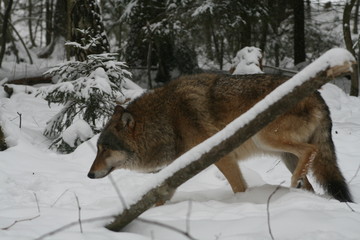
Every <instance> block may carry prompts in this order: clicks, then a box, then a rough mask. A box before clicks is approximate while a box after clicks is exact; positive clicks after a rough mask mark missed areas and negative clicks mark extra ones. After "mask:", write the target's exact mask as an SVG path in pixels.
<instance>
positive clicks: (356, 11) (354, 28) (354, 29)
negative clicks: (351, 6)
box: [353, 0, 360, 34]
mask: <svg viewBox="0 0 360 240" xmlns="http://www.w3.org/2000/svg"><path fill="white" fill-rule="evenodd" d="M359 6H360V0H357V1H356V6H355V12H354V15H355V17H354V26H353V34H358V21H359Z"/></svg>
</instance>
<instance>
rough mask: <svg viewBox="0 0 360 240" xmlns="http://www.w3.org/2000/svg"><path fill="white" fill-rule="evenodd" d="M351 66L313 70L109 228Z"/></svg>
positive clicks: (131, 216)
mask: <svg viewBox="0 0 360 240" xmlns="http://www.w3.org/2000/svg"><path fill="white" fill-rule="evenodd" d="M350 66H351V63H349V62H346V63H344V65H341V66H335V67H332V68H330V67H328V69H326V70H325V71H319V72H314V74H315V77H313V78H310V79H308V80H307V81H305V82H304V83H302V84H301V85H300V86H297V87H294V89H289V93H288V94H286V95H285V96H284V97H282V98H281V99H280V100H278V101H277V102H275V103H273V104H272V105H270V106H268V107H267V109H265V110H264V111H262V112H260V113H259V114H258V115H257V117H256V118H254V119H253V120H251V121H249V123H248V124H247V125H245V126H244V127H242V128H240V129H238V130H237V131H235V132H234V133H233V135H232V136H229V137H228V138H227V139H226V140H224V141H222V142H221V143H219V144H218V145H216V146H215V147H213V148H212V149H210V150H209V151H208V152H206V153H204V154H203V155H201V156H200V157H199V158H198V159H197V160H196V161H194V162H192V163H190V164H189V165H188V166H185V167H183V168H182V169H179V170H177V171H176V172H175V173H174V174H173V175H172V176H170V177H168V178H167V179H165V180H164V181H163V182H162V183H161V184H160V185H158V186H157V187H154V188H153V189H151V190H150V191H148V192H147V193H146V194H145V195H143V197H142V198H141V199H140V200H139V201H138V202H137V203H135V204H133V205H131V206H130V207H129V208H127V209H125V210H124V211H123V212H122V213H121V214H120V215H118V216H117V217H116V218H115V220H114V221H113V222H112V223H111V224H108V225H107V226H106V227H107V228H108V229H110V230H113V231H120V230H121V229H122V228H123V227H125V226H126V225H127V224H129V223H130V222H131V221H132V220H134V219H135V218H137V217H138V216H139V215H140V214H142V213H143V212H144V211H146V210H147V209H149V208H150V207H151V206H153V205H154V204H155V203H156V202H162V201H166V200H167V199H169V197H170V196H171V194H172V193H173V191H174V190H175V189H176V188H177V187H178V186H180V185H181V184H182V183H184V182H186V181H187V180H189V179H190V178H191V177H193V176H195V175H196V174H198V173H199V172H201V171H202V170H204V169H205V168H207V167H208V166H210V165H211V164H213V163H215V162H217V161H218V160H219V159H220V158H222V157H223V156H225V155H227V154H228V153H230V152H231V151H233V149H235V148H237V147H239V146H240V145H241V144H242V143H244V142H245V141H246V140H247V139H249V138H250V137H251V136H253V135H254V134H256V133H257V132H258V131H259V130H261V129H262V128H263V127H265V126H266V125H267V124H269V123H270V122H271V121H273V120H274V119H275V118H276V117H278V116H279V115H281V114H283V113H284V112H286V111H287V110H289V109H290V108H291V107H292V106H294V105H295V104H296V103H297V102H298V101H300V100H301V99H303V98H304V97H306V96H308V95H310V94H311V93H313V92H314V91H315V90H316V89H318V88H319V87H321V86H322V85H323V84H325V83H326V82H327V81H330V80H331V79H332V78H333V77H336V76H338V75H341V74H343V73H346V72H348V71H349V67H350ZM289 81H291V80H289ZM291 90H292V91H291ZM190 151H191V150H190ZM124 208H125V207H124Z"/></svg>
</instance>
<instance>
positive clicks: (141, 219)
mask: <svg viewBox="0 0 360 240" xmlns="http://www.w3.org/2000/svg"><path fill="white" fill-rule="evenodd" d="M136 220H137V221H140V222H144V223H149V224H154V225H157V226H159V227H163V228H167V229H170V230H172V231H174V232H177V233H180V234H182V235H184V236H185V237H187V238H188V239H190V240H196V238H194V237H193V236H191V235H190V233H188V232H185V231H183V230H180V229H177V228H176V227H173V226H171V225H167V224H164V223H161V222H155V221H151V220H146V219H143V218H137V219H136Z"/></svg>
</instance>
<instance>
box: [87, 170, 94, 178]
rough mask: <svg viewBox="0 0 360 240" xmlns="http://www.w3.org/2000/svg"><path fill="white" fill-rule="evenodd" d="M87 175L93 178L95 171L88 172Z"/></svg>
mask: <svg viewBox="0 0 360 240" xmlns="http://www.w3.org/2000/svg"><path fill="white" fill-rule="evenodd" d="M87 176H88V178H91V179H94V178H95V173H93V172H89V173H88V175H87Z"/></svg>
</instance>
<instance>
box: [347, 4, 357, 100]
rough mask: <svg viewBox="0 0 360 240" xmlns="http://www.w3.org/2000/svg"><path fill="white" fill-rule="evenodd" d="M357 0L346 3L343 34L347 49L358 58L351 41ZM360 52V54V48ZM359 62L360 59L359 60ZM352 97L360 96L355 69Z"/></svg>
mask: <svg viewBox="0 0 360 240" xmlns="http://www.w3.org/2000/svg"><path fill="white" fill-rule="evenodd" d="M356 1H357V0H351V1H350V2H349V1H346V4H345V8H344V13H343V33H344V41H345V46H346V49H347V50H348V51H349V52H351V53H352V54H353V55H354V56H356V53H355V50H354V49H353V42H352V39H351V31H350V18H351V10H352V9H353V7H354V5H355V3H356ZM358 48H359V52H360V47H359V46H358ZM358 61H359V59H358ZM350 95H351V96H358V95H359V70H358V68H354V71H353V72H352V74H351V88H350Z"/></svg>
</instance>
